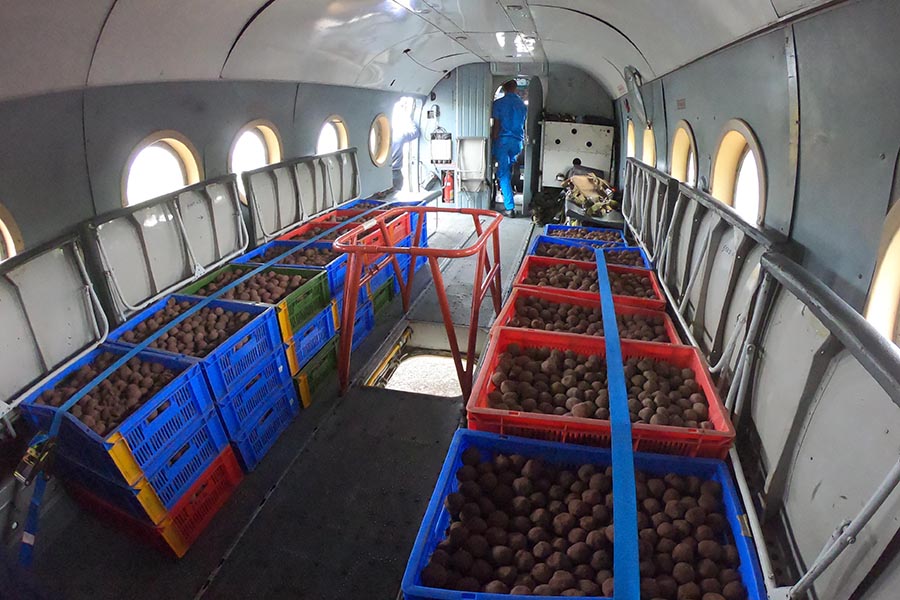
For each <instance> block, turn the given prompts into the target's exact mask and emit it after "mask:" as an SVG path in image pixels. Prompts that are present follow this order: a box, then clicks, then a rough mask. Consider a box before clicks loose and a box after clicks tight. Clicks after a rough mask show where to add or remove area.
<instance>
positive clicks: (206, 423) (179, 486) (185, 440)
mask: <svg viewBox="0 0 900 600" xmlns="http://www.w3.org/2000/svg"><path fill="white" fill-rule="evenodd" d="M227 445H228V436H227V435H226V434H225V429H224V428H223V427H222V423H221V421H220V420H219V416H218V414H217V413H216V411H211V412H210V413H209V414H208V415H206V417H204V418H202V419H198V420H197V421H196V422H195V423H194V424H193V427H192V428H190V429H189V430H188V431H186V432H185V433H184V434H183V435H182V437H181V438H180V439H178V440H177V441H176V442H174V443H173V444H172V445H171V446H170V448H169V452H168V453H167V454H165V455H160V456H157V457H156V460H154V461H153V463H152V464H151V465H150V466H149V467H148V469H147V473H146V477H147V481H149V482H150V485H152V486H153V489H154V490H155V491H156V494H157V495H158V496H159V499H160V500H161V501H162V503H163V505H165V507H166V509H168V510H172V508H174V507H175V504H177V503H178V501H179V500H180V499H181V496H182V495H183V494H184V492H186V491H187V490H188V488H189V487H191V484H193V483H194V482H195V481H197V478H198V477H200V476H201V475H202V474H203V472H204V471H206V468H207V467H208V466H209V465H211V464H212V462H213V461H214V460H216V458H217V457H218V456H219V454H221V453H222V451H223V450H224V449H225V447H226V446H227Z"/></svg>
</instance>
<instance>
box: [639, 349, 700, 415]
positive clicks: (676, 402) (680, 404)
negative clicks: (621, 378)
mask: <svg viewBox="0 0 900 600" xmlns="http://www.w3.org/2000/svg"><path fill="white" fill-rule="evenodd" d="M625 384H626V386H628V412H629V413H630V414H631V422H632V423H637V422H639V421H640V422H643V423H649V424H650V425H669V426H672V427H690V428H698V427H699V428H700V429H715V426H714V425H713V423H712V422H711V421H710V420H709V401H708V400H707V398H706V394H705V393H704V391H703V388H702V387H701V386H700V384H699V383H698V382H697V379H696V373H694V370H693V369H689V368H686V367H678V366H676V365H673V364H671V363H668V362H666V361H664V360H654V359H651V358H644V359H640V358H629V359H626V361H625Z"/></svg>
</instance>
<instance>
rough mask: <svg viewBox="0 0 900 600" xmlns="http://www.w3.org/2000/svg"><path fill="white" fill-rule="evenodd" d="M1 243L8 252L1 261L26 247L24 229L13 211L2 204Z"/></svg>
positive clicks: (0, 220) (0, 211)
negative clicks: (14, 216) (20, 226)
mask: <svg viewBox="0 0 900 600" xmlns="http://www.w3.org/2000/svg"><path fill="white" fill-rule="evenodd" d="M0 244H3V248H4V250H5V253H6V258H0V263H2V262H4V261H7V260H9V259H10V258H12V257H14V256H16V255H17V254H19V253H20V252H22V251H23V250H24V249H25V241H24V240H23V239H22V231H21V230H20V229H19V225H18V223H16V220H15V218H13V216H12V213H11V212H9V210H8V209H7V208H6V207H5V206H3V205H2V204H0Z"/></svg>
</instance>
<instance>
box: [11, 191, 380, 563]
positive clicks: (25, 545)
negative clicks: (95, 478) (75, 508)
mask: <svg viewBox="0 0 900 600" xmlns="http://www.w3.org/2000/svg"><path fill="white" fill-rule="evenodd" d="M391 204H393V202H388V203H386V204H383V205H380V206H376V207H373V208H370V209H368V210H365V211H364V212H362V213H360V214H359V215H356V216H354V217H351V218H350V219H348V220H347V221H344V222H342V223H338V224H336V225H335V226H334V227H331V228H330V229H327V230H325V231H323V232H321V233H320V234H318V235H316V236H313V237H312V238H310V239H309V240H304V241H303V242H300V243H298V245H297V246H296V247H293V248H288V249H287V250H285V251H284V252H283V253H281V254H279V255H278V256H276V257H275V258H273V259H271V260H269V261H268V262H266V263H264V264H261V265H259V266H258V267H254V268H253V269H251V270H250V271H248V272H247V273H245V274H244V275H242V276H241V277H239V278H238V279H236V280H234V281H232V282H231V283H229V284H228V285H226V286H225V287H223V288H221V289H219V290H217V291H216V292H214V293H213V294H212V295H211V296H207V297H205V298H201V299H200V300H199V301H198V302H197V303H196V304H194V305H193V306H192V307H191V308H189V309H188V310H186V311H185V312H183V313H182V314H181V315H179V316H177V317H176V318H174V319H172V320H171V321H169V322H168V323H166V325H165V327H161V328H160V329H159V330H157V331H156V332H155V333H153V334H151V335H150V336H149V337H147V338H146V339H144V341H142V342H141V343H139V344H137V345H135V347H134V348H132V349H131V350H128V351H127V352H125V354H123V355H122V356H121V357H119V358H118V359H117V360H116V361H115V362H113V363H112V364H111V365H110V366H109V367H107V368H106V370H105V371H103V372H102V373H100V374H99V375H97V376H96V377H94V379H92V380H91V381H90V382H88V383H87V384H86V385H85V386H84V387H82V388H81V389H80V390H78V391H77V392H75V394H73V395H72V397H71V398H69V399H68V400H67V401H66V402H65V403H64V404H62V406H60V407H59V408H57V409H56V411H55V413H54V415H53V420H52V421H51V423H50V430H49V431H48V432H47V434H42V433H41V434H38V435H37V436H35V437H34V438H33V439H32V440H31V442H30V444H29V446H30V447H31V448H36V447H45V445H46V444H53V443H54V442H55V440H56V437H57V436H58V435H59V429H60V427H61V426H62V419H63V415H64V414H65V413H67V412H68V411H69V409H71V408H72V407H73V406H75V405H76V404H77V403H78V402H79V401H81V400H82V399H83V398H84V397H85V396H86V395H87V393H88V392H90V391H91V390H92V389H93V388H94V387H95V386H96V385H97V384H99V383H100V382H101V381H103V380H104V379H106V378H107V377H109V376H110V375H112V374H113V373H114V372H115V371H116V369H118V368H119V367H121V366H122V365H124V364H125V363H126V362H128V361H129V360H131V359H132V358H133V357H134V356H136V355H137V354H138V353H140V352H142V351H144V350H146V349H147V347H148V346H150V344H152V343H153V342H155V341H156V340H157V339H159V338H160V337H161V336H162V335H163V334H164V333H166V332H167V331H168V330H170V329H172V328H173V327H176V326H178V325H179V324H180V323H182V322H183V321H185V320H186V319H188V318H189V317H191V316H192V315H193V314H194V313H195V312H197V311H198V310H201V309H202V308H203V307H205V306H207V305H208V304H209V303H210V302H213V301H215V300H218V299H219V297H220V296H221V295H222V294H224V293H226V292H228V291H230V290H232V289H234V288H235V287H237V286H238V285H240V284H241V283H243V282H245V281H247V280H248V279H250V278H251V277H253V276H254V275H257V274H258V273H260V272H262V271H263V270H265V269H267V268H269V267H271V266H273V265H275V264H277V263H278V261H280V260H282V259H283V258H285V257H287V256H288V255H289V254H292V253H294V252H296V251H297V250H298V249H301V248H306V247H307V246H309V245H310V244H313V243H315V242H317V241H319V240H320V239H322V238H323V237H325V236H327V235H329V234H331V233H335V232H337V231H338V230H340V229H342V228H344V227H346V225H347V223H350V222H353V221H356V220H359V219H363V220H364V219H366V217H367V216H368V215H369V214H370V213H373V212H375V211H381V210H385V208H386V207H389V206H390V205H391ZM329 210H331V209H329ZM323 214H325V213H323ZM198 362H199V361H198ZM46 487H47V477H45V476H43V475H42V474H40V473H39V474H38V475H37V477H36V479H35V481H34V491H33V492H32V494H31V500H30V501H29V503H28V514H27V516H26V518H25V529H24V531H23V532H22V545H21V547H20V549H19V562H20V563H21V564H22V565H23V566H26V567H27V566H30V565H31V563H32V560H33V558H34V544H35V542H36V538H37V533H38V522H39V520H40V510H41V503H42V502H43V499H44V493H45V491H46Z"/></svg>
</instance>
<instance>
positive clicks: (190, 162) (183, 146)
mask: <svg viewBox="0 0 900 600" xmlns="http://www.w3.org/2000/svg"><path fill="white" fill-rule="evenodd" d="M157 144H159V147H161V148H162V149H164V150H166V151H168V152H170V153H171V154H172V155H173V156H174V157H175V159H176V160H177V162H178V165H179V167H180V168H181V175H182V181H184V182H185V183H184V185H183V186H181V187H180V188H178V189H184V188H186V187H188V186H191V185H194V184H195V183H200V182H201V181H203V178H204V175H203V163H202V161H201V160H200V153H199V152H197V148H196V147H195V146H194V144H193V143H192V142H191V141H190V140H189V139H188V138H187V136H185V135H184V134H182V133H180V132H178V131H175V130H173V129H163V130H160V131H155V132H153V133H151V134H150V135H148V136H147V137H145V138H144V139H142V140H141V141H140V142H138V143H137V144H136V145H135V147H134V149H133V150H132V151H131V154H129V155H128V160H126V162H125V169H124V170H123V171H122V206H124V207H126V208H127V207H130V206H138V205H140V204H143V203H144V202H147V201H149V200H152V198H148V199H147V200H142V201H140V202H133V203H132V202H129V201H128V176H129V175H130V174H131V167H132V166H133V165H134V161H135V160H136V159H137V157H138V155H140V153H141V152H143V151H144V150H146V149H147V148H149V147H150V146H154V145H157ZM175 191H178V190H173V192H169V193H174V192H175ZM164 195H165V194H164Z"/></svg>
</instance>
